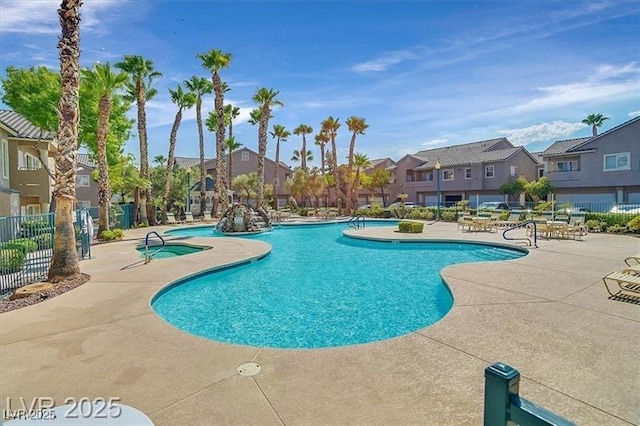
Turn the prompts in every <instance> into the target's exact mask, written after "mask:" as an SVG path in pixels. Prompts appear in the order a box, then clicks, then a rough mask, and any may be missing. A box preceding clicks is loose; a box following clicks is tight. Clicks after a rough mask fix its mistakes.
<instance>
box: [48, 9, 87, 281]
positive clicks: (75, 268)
mask: <svg viewBox="0 0 640 426" xmlns="http://www.w3.org/2000/svg"><path fill="white" fill-rule="evenodd" d="M80 6H82V0H63V1H62V4H61V5H60V9H58V14H59V16H60V26H61V28H62V36H61V37H60V40H59V41H58V49H59V50H60V78H61V81H60V83H61V88H60V102H59V105H58V120H59V124H58V135H57V136H58V153H57V155H56V163H55V167H56V178H55V192H56V203H57V207H56V209H57V211H56V222H55V225H56V232H55V241H54V247H53V259H52V262H51V267H50V268H49V274H48V278H47V280H48V281H49V282H59V281H61V280H63V279H65V278H69V277H74V276H77V275H79V274H80V264H79V263H78V253H77V251H76V245H75V232H74V228H73V203H74V201H75V198H76V166H77V154H78V151H77V146H78V122H79V120H80V108H79V89H80V73H79V68H80Z"/></svg>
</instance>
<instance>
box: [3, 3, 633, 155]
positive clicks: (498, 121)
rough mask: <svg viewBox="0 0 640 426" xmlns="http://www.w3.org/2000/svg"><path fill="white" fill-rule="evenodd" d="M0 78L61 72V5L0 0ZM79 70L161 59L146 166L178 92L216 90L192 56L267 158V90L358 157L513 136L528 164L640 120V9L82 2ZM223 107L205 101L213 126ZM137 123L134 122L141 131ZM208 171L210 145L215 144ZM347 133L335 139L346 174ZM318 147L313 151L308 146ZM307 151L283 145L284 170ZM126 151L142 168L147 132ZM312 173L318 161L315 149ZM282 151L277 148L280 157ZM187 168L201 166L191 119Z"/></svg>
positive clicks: (183, 142) (298, 120) (288, 120)
mask: <svg viewBox="0 0 640 426" xmlns="http://www.w3.org/2000/svg"><path fill="white" fill-rule="evenodd" d="M0 5H1V6H0V7H1V10H0V37H1V39H0V42H1V46H2V47H1V49H0V65H1V69H2V73H4V70H5V69H6V67H7V66H8V65H14V66H18V67H28V66H32V65H45V66H49V67H51V68H53V69H56V70H57V69H58V51H57V49H56V42H57V38H58V35H59V32H60V28H59V24H58V20H57V14H56V8H57V7H58V6H59V1H53V2H51V1H47V0H32V1H27V0H17V1H16V0H2V3H0ZM82 13H83V20H82V33H81V48H82V55H81V62H82V65H83V66H88V67H90V66H91V65H92V64H93V63H94V62H96V61H100V62H101V63H105V62H111V63H115V62H117V61H119V60H121V58H122V57H123V55H125V54H137V55H142V56H144V57H146V58H148V59H151V60H152V61H153V62H154V64H155V66H156V69H157V70H158V71H160V72H162V74H163V78H162V79H160V80H158V81H157V83H156V85H155V87H156V88H157V89H158V91H159V94H158V96H157V97H156V98H154V100H153V101H151V102H150V103H149V104H148V108H147V117H148V124H149V141H150V158H153V157H154V156H155V155H160V154H162V155H164V156H166V155H167V151H168V140H169V132H170V129H171V124H172V122H173V118H174V116H175V113H176V108H175V106H174V105H173V104H172V103H171V100H170V96H169V93H168V88H175V87H176V85H177V84H178V83H181V82H182V81H183V80H185V79H189V78H190V77H191V76H192V75H198V76H203V77H210V75H209V74H208V72H207V71H206V70H205V69H204V68H202V66H201V64H200V62H199V60H198V59H196V54H198V53H200V52H205V51H208V50H210V49H222V50H223V51H226V52H230V53H231V54H232V55H233V60H232V62H231V65H230V67H229V68H228V69H225V70H223V71H222V73H221V75H222V78H223V80H225V81H226V82H227V83H228V85H229V86H230V88H231V91H230V92H228V93H227V102H230V103H232V104H234V105H235V106H238V107H240V108H241V111H242V114H241V116H240V118H239V119H238V120H237V121H236V122H235V124H234V133H235V135H236V137H237V138H238V140H239V141H240V142H241V143H243V144H244V145H245V146H247V147H249V148H251V149H254V150H255V149H256V147H257V128H256V127H254V126H251V125H249V124H248V123H247V118H248V114H249V111H250V110H251V109H252V108H254V106H255V105H254V104H253V103H252V101H251V97H252V96H253V93H254V92H255V90H256V89H257V88H259V87H263V86H264V87H267V88H273V89H275V90H278V91H279V92H280V95H279V99H280V100H281V101H282V102H283V103H284V107H283V108H279V109H277V110H275V111H274V114H273V115H274V117H273V118H272V119H271V121H270V127H271V126H272V125H273V124H283V125H285V126H286V127H287V129H289V130H290V131H291V130H293V129H294V128H295V127H296V126H298V125H299V124H302V123H304V124H308V125H310V126H312V127H313V129H314V134H315V132H317V130H319V127H320V122H321V121H322V120H323V119H325V118H327V117H328V116H329V115H332V116H334V117H338V118H340V121H341V122H342V123H344V121H345V120H346V119H347V118H348V117H349V116H352V115H355V116H359V117H364V118H365V119H366V121H367V123H368V124H369V128H368V129H367V132H366V135H363V136H360V137H359V138H358V142H357V146H356V151H358V152H363V153H366V154H367V155H368V156H369V158H371V159H374V158H383V157H390V158H392V159H394V160H398V159H400V158H401V157H402V156H404V155H405V154H408V153H414V152H417V151H420V150H423V149H428V148H435V147H440V146H447V145H454V144H459V143H465V142H473V141H478V140H483V139H492V138H496V137H502V136H506V137H507V138H509V140H511V142H512V143H514V144H515V145H524V146H526V147H527V149H528V150H529V151H531V152H535V151H538V150H542V149H544V148H546V147H547V146H548V145H550V144H551V143H552V142H553V141H556V140H560V139H568V138H573V137H582V136H588V135H590V132H591V130H590V129H589V128H588V127H587V126H585V125H583V124H581V121H582V119H583V118H585V117H586V116H587V115H588V114H590V113H603V114H604V115H605V116H607V117H609V118H610V119H609V120H608V121H606V122H605V125H604V126H603V128H602V130H601V131H604V130H606V129H608V128H611V127H613V126H615V125H618V124H621V123H623V122H625V121H627V120H629V119H630V118H632V117H634V116H636V115H640V47H639V46H640V2H639V1H637V0H634V1H625V0H612V1H607V0H602V1H571V0H561V1H544V0H536V1H515V0H514V1H507V0H502V1H484V2H480V1H472V0H469V1H464V0H458V1H402V0H400V1H357V0H352V1H348V0H347V1H329V0H327V1H316V2H313V1H298V2H296V1H279V2H275V1H242V0H240V1H233V2H232V1H207V0H201V1H162V0H160V1H157V0H156V1H151V0H100V1H95V0H85V2H84V5H83V7H82ZM212 106H213V97H212V96H210V97H208V98H205V100H204V107H205V112H204V113H205V114H206V113H207V112H208V111H209V110H210V109H211V108H212ZM134 114H135V112H134V110H132V117H133V116H134ZM205 138H206V150H207V157H212V156H213V154H214V152H215V149H214V136H213V134H210V133H207V134H206V135H205ZM349 138H350V135H349V133H348V130H347V128H346V125H344V124H343V126H342V127H341V128H340V130H339V132H338V147H339V150H340V152H339V158H342V161H345V160H346V155H347V152H348V143H349ZM311 140H313V139H312V138H311ZM300 144H301V140H300V138H299V137H296V136H292V137H291V138H290V139H289V141H288V142H287V143H285V144H284V145H283V147H282V152H281V158H283V159H284V160H285V161H288V159H289V158H290V156H291V152H292V150H293V149H299V148H300ZM127 151H128V152H132V153H134V154H135V155H136V156H137V153H138V145H137V136H136V132H135V131H134V134H133V136H132V139H131V140H130V141H129V142H128V143H127ZM312 151H313V153H314V156H315V159H316V161H314V163H316V164H317V163H318V161H317V160H318V159H319V157H320V155H319V152H318V150H317V147H315V146H313V147H312ZM274 152H275V142H271V141H270V144H269V150H268V155H269V156H270V157H272V158H273V155H274ZM177 155H179V156H188V157H197V156H198V139H197V129H196V124H195V112H194V111H193V110H191V111H187V112H186V113H185V116H184V120H183V122H182V126H181V128H180V130H179V133H178V142H177Z"/></svg>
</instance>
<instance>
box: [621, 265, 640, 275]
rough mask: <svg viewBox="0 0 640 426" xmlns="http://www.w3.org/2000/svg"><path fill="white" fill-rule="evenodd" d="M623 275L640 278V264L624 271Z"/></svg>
mask: <svg viewBox="0 0 640 426" xmlns="http://www.w3.org/2000/svg"><path fill="white" fill-rule="evenodd" d="M622 273H623V274H629V275H636V276H640V263H639V264H637V265H633V266H629V267H628V268H625V269H624V270H623V271H622Z"/></svg>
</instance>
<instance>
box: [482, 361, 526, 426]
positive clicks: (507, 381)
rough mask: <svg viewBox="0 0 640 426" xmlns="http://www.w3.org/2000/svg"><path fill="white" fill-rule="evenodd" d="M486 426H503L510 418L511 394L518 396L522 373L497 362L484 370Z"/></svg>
mask: <svg viewBox="0 0 640 426" xmlns="http://www.w3.org/2000/svg"><path fill="white" fill-rule="evenodd" d="M484 378H485V381H484V425H485V426H503V425H506V424H507V421H508V420H509V418H510V415H509V414H510V411H511V403H510V400H509V395H510V394H516V395H517V394H518V392H519V387H520V373H518V370H516V369H515V368H513V367H511V366H509V365H507V364H503V363H501V362H497V363H495V364H491V365H490V366H489V367H487V368H485V370H484Z"/></svg>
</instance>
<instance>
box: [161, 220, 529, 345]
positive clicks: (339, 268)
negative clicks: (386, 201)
mask: <svg viewBox="0 0 640 426" xmlns="http://www.w3.org/2000/svg"><path fill="white" fill-rule="evenodd" d="M377 225H379V224H374V223H370V222H367V226H377ZM383 225H386V226H389V223H384V224H383ZM345 228H346V225H345V224H344V223H342V224H330V225H317V226H294V227H286V228H276V229H275V230H274V231H272V232H269V233H264V234H260V235H256V236H252V237H246V238H255V239H260V240H263V241H266V242H268V243H270V244H271V245H272V247H273V249H272V251H271V254H270V255H268V256H266V257H265V258H263V259H261V260H259V261H255V262H252V263H249V264H245V265H240V266H236V267H230V268H227V269H223V270H219V271H212V272H206V273H203V274H200V275H198V276H195V277H191V278H188V279H186V280H182V281H179V282H177V283H175V284H174V285H171V286H169V287H167V288H165V289H164V290H162V291H161V292H160V293H158V295H156V297H154V299H153V300H152V307H153V309H154V311H155V312H156V313H157V314H158V315H159V316H160V317H162V318H163V319H165V320H166V321H167V322H169V323H171V324H173V325H174V326H176V327H178V328H179V329H182V330H184V331H187V332H189V333H192V334H195V335H197V336H201V337H205V338H209V339H213V340H218V341H223V342H228V343H235V344H243V345H251V346H261V347H272V348H322V347H334V346H344V345H352V344H358V343H367V342H372V341H377V340H383V339H388V338H392V337H396V336H401V335H404V334H407V333H410V332H413V331H415V330H418V329H420V328H423V327H426V326H428V325H431V324H433V323H435V322H437V321H438V320H440V319H441V318H442V317H443V316H444V315H446V313H447V312H448V311H449V310H450V309H451V306H452V305H453V298H452V296H451V293H450V292H449V289H448V287H447V286H446V285H445V284H444V283H443V282H442V279H441V278H440V275H439V271H440V270H441V269H442V268H444V267H445V266H447V265H451V264H454V263H464V262H475V261H491V260H506V259H515V258H518V257H521V256H523V255H524V254H523V252H521V251H517V250H510V249H506V248H501V247H495V246H489V245H481V244H469V243H456V242H454V243H411V244H391V243H386V242H377V241H365V240H355V239H351V238H347V237H344V236H343V235H342V231H343V230H344V229H345ZM176 234H177V235H198V236H203V235H210V236H211V235H214V234H213V231H212V229H211V228H188V229H184V230H177V231H176V232H172V235H176Z"/></svg>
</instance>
